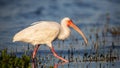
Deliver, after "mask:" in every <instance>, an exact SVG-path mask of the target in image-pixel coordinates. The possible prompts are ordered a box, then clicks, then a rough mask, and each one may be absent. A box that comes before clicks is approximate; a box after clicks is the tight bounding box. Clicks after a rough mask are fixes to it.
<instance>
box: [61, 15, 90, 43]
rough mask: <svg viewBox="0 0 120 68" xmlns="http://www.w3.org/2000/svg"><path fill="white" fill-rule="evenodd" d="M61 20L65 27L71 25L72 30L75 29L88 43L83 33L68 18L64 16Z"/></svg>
mask: <svg viewBox="0 0 120 68" xmlns="http://www.w3.org/2000/svg"><path fill="white" fill-rule="evenodd" d="M62 22H64V23H65V24H66V25H67V27H72V28H73V29H74V30H76V31H77V32H78V33H79V34H80V35H81V36H82V38H83V39H84V41H85V43H86V44H88V40H87V38H86V36H85V35H84V33H83V32H82V31H81V30H80V29H79V28H78V27H77V26H76V25H75V24H74V23H73V21H72V20H71V19H70V18H68V17H65V18H63V20H62Z"/></svg>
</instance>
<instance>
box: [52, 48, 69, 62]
mask: <svg viewBox="0 0 120 68" xmlns="http://www.w3.org/2000/svg"><path fill="white" fill-rule="evenodd" d="M50 49H51V51H52V53H53V55H54V56H55V57H56V58H59V59H60V60H62V61H64V62H69V61H68V60H66V59H64V58H62V57H60V56H58V54H57V53H56V52H55V50H54V47H53V46H52V47H50Z"/></svg>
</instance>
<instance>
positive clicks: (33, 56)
mask: <svg viewBox="0 0 120 68" xmlns="http://www.w3.org/2000/svg"><path fill="white" fill-rule="evenodd" d="M39 46H40V45H36V47H35V48H34V51H33V54H32V59H34V58H35V56H36V53H37V50H38V48H39Z"/></svg>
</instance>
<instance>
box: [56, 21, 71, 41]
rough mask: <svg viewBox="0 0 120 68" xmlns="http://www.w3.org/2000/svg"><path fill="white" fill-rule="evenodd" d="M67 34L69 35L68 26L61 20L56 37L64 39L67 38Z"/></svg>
mask: <svg viewBox="0 0 120 68" xmlns="http://www.w3.org/2000/svg"><path fill="white" fill-rule="evenodd" d="M69 35H70V29H69V27H68V26H67V25H66V24H65V23H64V22H62V23H61V28H60V33H59V36H58V39H60V40H64V39H66V38H68V37H69Z"/></svg>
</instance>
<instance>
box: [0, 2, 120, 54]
mask: <svg viewBox="0 0 120 68" xmlns="http://www.w3.org/2000/svg"><path fill="white" fill-rule="evenodd" d="M119 7H120V0H0V50H3V49H5V48H7V49H8V51H15V52H23V51H26V50H30V51H32V50H33V46H32V45H30V44H27V43H22V42H15V43H13V42H12V38H13V36H14V35H15V33H17V32H19V31H20V30H22V29H24V28H26V27H28V26H30V24H32V23H33V22H36V21H42V20H47V21H56V22H58V23H60V22H61V19H62V18H64V17H70V18H71V19H72V20H73V22H74V23H75V24H76V25H77V26H78V27H79V28H80V29H81V30H82V31H83V32H84V34H85V35H86V36H87V38H88V41H89V46H87V47H85V46H84V45H85V44H84V41H83V39H82V38H81V36H79V34H78V33H77V32H75V31H72V32H71V36H70V37H69V38H68V39H67V40H65V41H58V40H56V41H55V42H54V43H53V45H54V47H55V49H56V50H70V49H71V48H73V49H76V50H81V51H82V50H83V49H94V50H96V49H98V48H100V47H102V48H105V47H109V46H117V48H118V49H119V48H120V47H119V45H120V31H119V29H120V8H119ZM71 30H72V29H71ZM104 46H105V47H104ZM39 50H49V49H48V47H46V46H41V47H40V48H39ZM88 51H89V50H88ZM119 56H120V55H119Z"/></svg>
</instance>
